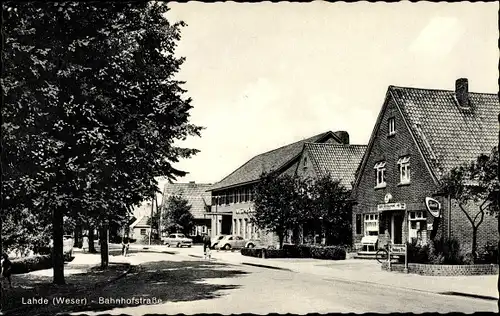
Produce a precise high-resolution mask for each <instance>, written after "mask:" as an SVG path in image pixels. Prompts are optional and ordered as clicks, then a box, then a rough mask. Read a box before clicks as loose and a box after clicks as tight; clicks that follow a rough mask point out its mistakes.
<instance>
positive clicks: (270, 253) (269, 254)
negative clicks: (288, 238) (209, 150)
mask: <svg viewBox="0 0 500 316" xmlns="http://www.w3.org/2000/svg"><path fill="white" fill-rule="evenodd" d="M263 251H264V254H265V257H266V258H286V252H285V251H284V250H283V249H263Z"/></svg>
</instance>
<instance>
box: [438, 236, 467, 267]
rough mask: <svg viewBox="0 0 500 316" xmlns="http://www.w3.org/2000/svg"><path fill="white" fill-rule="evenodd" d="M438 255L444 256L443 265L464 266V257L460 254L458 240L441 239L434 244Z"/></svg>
mask: <svg viewBox="0 0 500 316" xmlns="http://www.w3.org/2000/svg"><path fill="white" fill-rule="evenodd" d="M434 247H435V249H436V250H435V251H436V254H442V256H443V258H444V259H443V264H463V263H464V257H463V256H462V254H461V252H460V242H459V241H458V240H457V239H454V238H451V239H447V238H445V239H440V240H437V241H436V242H435V243H434Z"/></svg>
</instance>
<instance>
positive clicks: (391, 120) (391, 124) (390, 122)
mask: <svg viewBox="0 0 500 316" xmlns="http://www.w3.org/2000/svg"><path fill="white" fill-rule="evenodd" d="M387 127H388V131H389V132H388V136H392V135H394V134H396V118H394V117H391V118H389V120H388V121H387Z"/></svg>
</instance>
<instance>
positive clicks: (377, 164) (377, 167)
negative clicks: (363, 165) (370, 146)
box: [373, 161, 385, 169]
mask: <svg viewBox="0 0 500 316" xmlns="http://www.w3.org/2000/svg"><path fill="white" fill-rule="evenodd" d="M384 167H385V161H380V162H377V163H376V164H375V167H373V169H379V168H384Z"/></svg>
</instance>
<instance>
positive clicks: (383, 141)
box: [352, 93, 498, 254]
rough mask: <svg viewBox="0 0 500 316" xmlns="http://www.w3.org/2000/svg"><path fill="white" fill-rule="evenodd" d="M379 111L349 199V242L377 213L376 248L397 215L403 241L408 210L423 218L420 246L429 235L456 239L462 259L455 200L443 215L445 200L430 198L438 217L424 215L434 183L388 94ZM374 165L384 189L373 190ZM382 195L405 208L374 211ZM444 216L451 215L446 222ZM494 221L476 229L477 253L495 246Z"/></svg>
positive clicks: (466, 235) (464, 232) (466, 245)
mask: <svg viewBox="0 0 500 316" xmlns="http://www.w3.org/2000/svg"><path fill="white" fill-rule="evenodd" d="M384 106H385V108H383V109H382V111H381V114H380V117H379V119H378V121H377V126H376V127H375V130H374V135H372V144H371V147H370V145H369V148H368V150H369V152H367V153H366V154H365V157H364V162H365V164H364V166H363V165H362V166H363V168H362V169H360V170H359V174H358V179H357V185H356V186H355V188H354V189H353V198H354V199H355V200H356V202H357V205H355V206H354V207H353V222H352V224H353V242H354V243H359V242H360V241H361V238H362V237H363V236H364V235H365V227H364V216H365V214H373V215H375V214H378V216H379V246H381V245H384V244H386V243H387V241H388V240H389V239H392V238H393V236H392V235H391V234H392V231H391V220H392V219H391V218H392V217H393V215H395V214H398V213H399V214H400V215H401V216H403V222H402V236H401V237H402V238H401V241H402V242H405V241H409V236H408V234H409V225H410V221H409V213H410V212H412V211H421V212H423V213H425V214H426V219H425V221H421V224H420V227H421V228H422V224H423V226H424V227H423V229H422V230H421V231H419V235H418V236H419V237H420V239H424V242H425V240H428V239H429V238H430V236H431V234H433V235H434V234H435V235H434V236H435V238H436V239H437V238H440V237H441V236H443V237H448V235H450V237H452V238H456V239H458V240H459V242H460V246H461V249H462V252H463V253H464V254H465V253H468V252H470V251H471V243H472V226H471V224H470V222H469V221H468V219H467V217H466V216H465V215H464V214H463V212H462V210H461V209H460V208H459V207H458V206H457V204H456V202H455V201H450V203H451V212H449V205H448V200H447V198H446V197H434V198H435V199H437V200H438V201H440V202H441V205H442V207H443V208H442V212H441V214H442V215H441V216H442V217H441V218H434V217H433V216H432V215H431V214H430V213H429V212H428V211H427V210H426V206H425V198H426V197H433V195H435V194H436V193H437V191H438V180H437V179H435V178H434V177H433V173H432V171H431V170H430V168H429V167H427V164H426V163H425V161H424V158H423V157H422V153H421V152H420V148H419V147H418V146H417V144H416V142H415V140H414V138H413V135H412V134H411V133H410V131H409V129H408V127H407V125H406V124H405V120H404V117H403V115H401V112H400V110H399V109H398V107H397V106H396V104H395V101H394V99H393V97H392V96H391V95H390V94H389V93H388V97H387V98H386V104H385V105H384ZM390 118H394V120H395V130H396V132H395V134H394V135H391V136H389V124H388V120H389V119H390ZM405 156H408V157H410V168H411V169H410V170H411V171H410V174H411V179H410V183H409V184H404V185H402V184H400V170H399V166H398V164H397V163H398V159H399V158H401V157H405ZM380 161H385V162H386V165H385V168H386V170H385V179H386V186H385V187H384V188H375V186H376V171H375V169H374V166H375V164H376V163H377V162H380ZM388 193H390V194H391V195H392V197H393V198H392V201H391V202H395V203H398V202H399V203H405V204H406V210H400V211H384V212H382V213H381V212H379V211H378V210H377V205H378V204H384V197H385V195H386V194H388ZM467 210H468V212H469V214H473V215H475V214H476V213H477V211H478V210H479V208H478V207H477V206H469V207H468V208H467ZM449 214H451V222H450V218H449V217H450V216H449ZM357 216H358V217H357ZM359 216H361V223H359ZM472 217H474V216H472ZM496 221H497V220H496V218H495V217H494V216H491V215H488V214H485V216H484V221H483V223H482V224H481V225H480V226H479V229H478V238H477V246H478V250H480V249H481V248H482V247H484V246H485V245H486V244H487V243H489V244H492V243H493V244H494V243H496V242H497V241H498V231H497V226H496V225H497V222H496ZM356 224H361V227H360V228H359V227H358V229H356ZM411 225H415V224H411ZM381 226H382V227H381ZM415 227H418V226H414V228H415ZM448 227H449V231H448ZM413 232H415V230H413ZM422 236H423V237H422Z"/></svg>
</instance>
